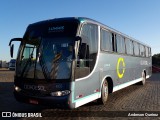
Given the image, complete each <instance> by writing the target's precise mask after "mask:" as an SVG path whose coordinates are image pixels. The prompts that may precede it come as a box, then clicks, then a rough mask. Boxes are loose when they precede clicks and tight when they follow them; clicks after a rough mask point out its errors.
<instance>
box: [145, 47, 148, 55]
mask: <svg viewBox="0 0 160 120" xmlns="http://www.w3.org/2000/svg"><path fill="white" fill-rule="evenodd" d="M145 48H146V57H149V51H148V47H145Z"/></svg>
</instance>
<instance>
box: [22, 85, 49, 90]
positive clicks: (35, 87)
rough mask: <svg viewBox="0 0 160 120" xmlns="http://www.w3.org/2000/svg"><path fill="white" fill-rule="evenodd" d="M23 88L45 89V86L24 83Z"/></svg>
mask: <svg viewBox="0 0 160 120" xmlns="http://www.w3.org/2000/svg"><path fill="white" fill-rule="evenodd" d="M24 89H26V90H37V91H46V90H45V87H44V86H42V85H38V86H37V85H24Z"/></svg>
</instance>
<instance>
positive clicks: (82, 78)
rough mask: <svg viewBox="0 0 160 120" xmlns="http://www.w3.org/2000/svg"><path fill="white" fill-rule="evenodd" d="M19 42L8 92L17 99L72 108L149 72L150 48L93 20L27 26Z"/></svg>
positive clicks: (139, 80)
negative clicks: (14, 68) (12, 79)
mask: <svg viewBox="0 0 160 120" xmlns="http://www.w3.org/2000/svg"><path fill="white" fill-rule="evenodd" d="M13 41H20V42H21V43H20V46H19V51H18V55H17V59H16V70H15V78H14V85H15V87H14V95H15V98H16V99H17V101H20V102H25V103H31V104H49V105H57V104H60V105H62V106H67V107H69V108H77V107H79V106H81V105H84V104H86V103H89V102H91V101H94V100H97V101H99V102H100V103H103V104H104V105H105V104H106V103H107V98H108V94H110V93H112V92H115V91H118V90H120V89H122V88H125V87H127V86H130V85H132V84H135V83H141V84H142V85H144V84H145V81H146V79H147V78H149V77H150V76H151V73H152V69H151V67H152V60H151V47H149V46H148V45H146V44H143V43H141V42H139V41H137V40H135V39H133V38H131V37H129V36H127V35H125V34H123V33H121V32H118V31H116V30H114V29H112V28H110V27H108V26H106V25H103V24H101V23H99V22H97V21H95V20H92V19H89V18H83V17H75V18H74V17H70V18H56V19H52V20H46V21H41V22H37V23H34V24H30V25H29V26H28V28H27V30H26V32H25V34H24V36H23V38H14V39H11V41H10V43H9V45H10V47H11V49H10V51H11V56H13V49H14V47H13V44H12V42H13Z"/></svg>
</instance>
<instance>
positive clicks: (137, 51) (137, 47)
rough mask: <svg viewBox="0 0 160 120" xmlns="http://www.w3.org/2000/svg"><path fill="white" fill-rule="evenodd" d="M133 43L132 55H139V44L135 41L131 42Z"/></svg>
mask: <svg viewBox="0 0 160 120" xmlns="http://www.w3.org/2000/svg"><path fill="white" fill-rule="evenodd" d="M133 45H134V55H135V56H139V44H138V43H137V42H133Z"/></svg>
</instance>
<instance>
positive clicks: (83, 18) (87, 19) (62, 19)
mask: <svg viewBox="0 0 160 120" xmlns="http://www.w3.org/2000/svg"><path fill="white" fill-rule="evenodd" d="M71 20H73V21H74V20H75V21H76V20H77V21H79V22H81V23H83V22H91V23H94V24H97V25H99V26H101V27H103V28H106V29H108V30H110V31H112V32H114V33H117V34H120V35H122V36H124V37H126V38H128V39H131V40H133V41H136V42H138V43H140V44H142V45H145V46H147V47H150V46H149V45H147V44H145V43H143V42H141V41H139V40H137V39H134V38H132V37H130V36H128V35H126V34H124V33H122V32H120V31H118V30H116V29H114V28H111V27H109V26H107V25H105V24H103V23H100V22H98V21H96V20H93V19H90V18H87V17H64V18H54V19H48V20H44V21H40V22H36V23H33V24H30V25H31V26H32V25H37V24H44V23H46V22H48V23H52V22H57V21H71ZM30 25H29V26H30Z"/></svg>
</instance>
